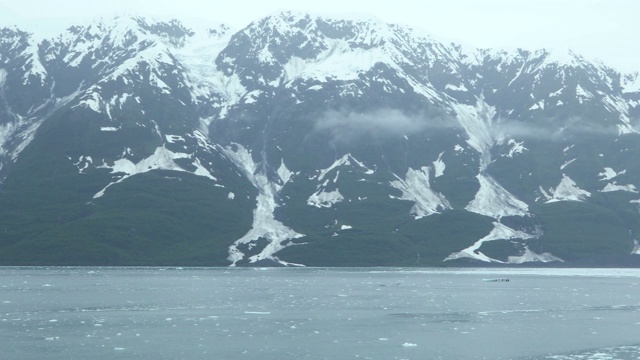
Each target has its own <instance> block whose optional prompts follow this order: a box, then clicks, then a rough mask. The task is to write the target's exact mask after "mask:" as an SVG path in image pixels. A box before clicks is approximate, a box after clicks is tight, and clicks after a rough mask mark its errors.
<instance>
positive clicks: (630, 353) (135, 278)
mask: <svg viewBox="0 0 640 360" xmlns="http://www.w3.org/2000/svg"><path fill="white" fill-rule="evenodd" d="M499 278H500V279H502V278H508V279H509V280H510V281H508V282H506V281H486V280H490V279H499ZM0 358H2V359H222V360H234V359H261V360H268V359H274V360H275V359H277V360H283V359H385V360H386V359H523V360H524V359H526V360H533V359H554V360H568V359H581V360H582V359H594V360H595V359H597V360H604V359H607V360H608V359H640V269H606V270H604V269H511V270H509V269H391V268H383V269H370V268H368V269H355V268H354V269H317V268H316V269H314V268H269V269H258V268H237V269H236V268H233V269H230V268H211V269H190V268H185V269H175V268H163V269H161V268H0Z"/></svg>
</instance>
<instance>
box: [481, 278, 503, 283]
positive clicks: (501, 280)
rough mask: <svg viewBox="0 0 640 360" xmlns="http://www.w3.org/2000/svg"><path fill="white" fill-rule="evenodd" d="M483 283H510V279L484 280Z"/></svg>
mask: <svg viewBox="0 0 640 360" xmlns="http://www.w3.org/2000/svg"><path fill="white" fill-rule="evenodd" d="M482 281H486V282H509V278H499V279H482Z"/></svg>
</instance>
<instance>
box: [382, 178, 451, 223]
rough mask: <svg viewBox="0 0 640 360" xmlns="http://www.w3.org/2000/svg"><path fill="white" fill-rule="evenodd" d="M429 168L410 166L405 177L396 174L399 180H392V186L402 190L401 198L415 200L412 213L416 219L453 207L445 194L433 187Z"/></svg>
mask: <svg viewBox="0 0 640 360" xmlns="http://www.w3.org/2000/svg"><path fill="white" fill-rule="evenodd" d="M429 170H430V168H429V167H426V166H423V167H422V168H420V169H418V170H414V169H411V168H409V170H407V174H406V175H405V178H404V179H401V178H400V177H399V176H397V175H395V174H394V176H395V177H396V179H397V180H394V181H392V182H391V186H393V187H394V188H396V189H398V190H400V191H402V196H401V197H400V199H402V200H409V201H413V202H414V205H413V207H412V208H411V215H413V216H414V217H415V218H416V219H420V218H422V217H425V216H429V215H433V214H438V213H439V210H446V209H452V207H451V205H450V204H449V201H447V199H445V197H444V195H442V194H440V193H438V192H435V191H434V190H433V189H431V184H430V183H429Z"/></svg>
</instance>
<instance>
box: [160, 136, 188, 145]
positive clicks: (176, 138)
mask: <svg viewBox="0 0 640 360" xmlns="http://www.w3.org/2000/svg"><path fill="white" fill-rule="evenodd" d="M164 138H165V139H167V142H168V143H170V144H173V143H176V142H178V141H180V142H184V138H183V137H182V136H180V135H165V136H164Z"/></svg>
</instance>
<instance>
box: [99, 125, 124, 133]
mask: <svg viewBox="0 0 640 360" xmlns="http://www.w3.org/2000/svg"><path fill="white" fill-rule="evenodd" d="M118 130H120V128H119V127H113V126H102V127H101V128H100V131H107V132H113V131H118Z"/></svg>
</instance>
